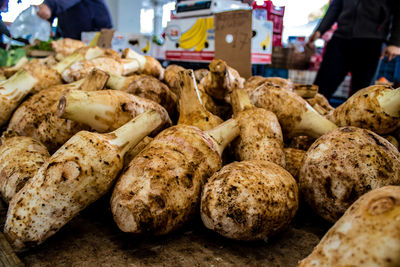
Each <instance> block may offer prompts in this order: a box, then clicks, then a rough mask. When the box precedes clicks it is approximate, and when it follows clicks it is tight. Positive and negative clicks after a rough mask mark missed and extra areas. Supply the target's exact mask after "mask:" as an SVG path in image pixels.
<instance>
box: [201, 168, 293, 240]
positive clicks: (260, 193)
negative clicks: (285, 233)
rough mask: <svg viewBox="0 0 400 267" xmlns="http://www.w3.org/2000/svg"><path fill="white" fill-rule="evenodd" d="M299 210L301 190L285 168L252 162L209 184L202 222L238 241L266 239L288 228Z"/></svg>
mask: <svg viewBox="0 0 400 267" xmlns="http://www.w3.org/2000/svg"><path fill="white" fill-rule="evenodd" d="M297 208H298V188H297V184H296V181H295V180H294V179H293V177H292V176H291V175H290V173H288V172H287V171H286V170H284V169H283V168H282V167H280V166H278V165H276V164H274V163H272V162H268V161H261V160H250V161H242V162H234V163H231V164H229V165H226V166H224V167H223V168H222V169H221V170H220V171H218V172H217V173H215V174H214V175H213V176H211V178H209V179H208V181H207V182H206V184H205V186H204V188H203V191H202V194H201V208H200V211H201V219H202V220H203V223H204V225H205V226H206V227H207V228H209V229H211V230H213V231H216V232H217V233H219V234H221V235H223V236H225V237H228V238H232V239H237V240H246V241H247V240H257V239H264V238H266V237H269V236H271V235H273V234H276V233H277V232H279V231H280V230H282V228H284V227H285V226H287V225H288V224H289V223H290V222H291V220H292V219H293V217H294V215H295V214H296V211H297Z"/></svg>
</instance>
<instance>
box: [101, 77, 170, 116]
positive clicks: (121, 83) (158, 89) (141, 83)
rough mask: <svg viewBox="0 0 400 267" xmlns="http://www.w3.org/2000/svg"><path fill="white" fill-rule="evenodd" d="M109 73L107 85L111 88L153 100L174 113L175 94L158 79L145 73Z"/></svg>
mask: <svg viewBox="0 0 400 267" xmlns="http://www.w3.org/2000/svg"><path fill="white" fill-rule="evenodd" d="M109 74H110V79H109V80H108V82H107V86H108V87H110V88H111V89H115V90H120V91H125V92H127V93H130V94H133V95H137V96H140V97H143V98H147V99H150V100H153V101H154V102H156V103H158V104H160V105H161V106H163V107H164V108H165V109H166V110H167V111H168V114H170V116H172V115H174V114H175V113H176V105H177V101H178V99H177V96H176V95H175V93H174V92H172V91H171V90H170V89H169V88H168V86H167V85H165V84H164V83H162V82H160V80H158V79H156V78H154V77H153V76H149V75H145V74H142V75H132V76H128V77H124V76H120V75H116V74H112V73H109Z"/></svg>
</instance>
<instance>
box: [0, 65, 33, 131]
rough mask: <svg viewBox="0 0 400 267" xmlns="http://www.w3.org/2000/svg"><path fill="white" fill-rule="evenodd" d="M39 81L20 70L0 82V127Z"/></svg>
mask: <svg viewBox="0 0 400 267" xmlns="http://www.w3.org/2000/svg"><path fill="white" fill-rule="evenodd" d="M38 82H39V80H38V79H36V77H35V76H33V75H31V74H30V73H29V72H27V71H25V70H20V71H18V72H17V73H15V74H14V75H13V76H12V77H11V78H9V79H7V80H5V81H3V82H1V83H0V127H1V126H3V125H4V124H6V123H7V122H8V120H9V119H10V116H11V115H12V113H13V111H14V110H15V109H16V108H17V107H18V105H19V103H20V102H21V101H22V99H24V97H25V96H27V95H28V94H29V93H30V92H31V90H32V88H33V87H34V86H35V85H36V84H37V83H38Z"/></svg>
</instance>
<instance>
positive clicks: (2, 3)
mask: <svg viewBox="0 0 400 267" xmlns="http://www.w3.org/2000/svg"><path fill="white" fill-rule="evenodd" d="M7 11H8V0H0V12H7ZM3 35H6V36H8V37H11V34H10V31H9V30H8V27H7V25H6V24H5V23H4V21H3V18H2V17H1V14H0V48H5V47H6V45H5V44H4V43H3Z"/></svg>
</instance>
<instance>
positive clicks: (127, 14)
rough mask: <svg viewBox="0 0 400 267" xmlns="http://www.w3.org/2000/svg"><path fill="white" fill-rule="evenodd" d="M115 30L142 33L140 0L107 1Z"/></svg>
mask: <svg viewBox="0 0 400 267" xmlns="http://www.w3.org/2000/svg"><path fill="white" fill-rule="evenodd" d="M106 2H107V5H108V8H109V9H110V12H111V16H112V20H113V24H114V28H115V29H116V30H117V31H119V32H127V33H140V9H141V7H142V2H143V1H140V0H106Z"/></svg>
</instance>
